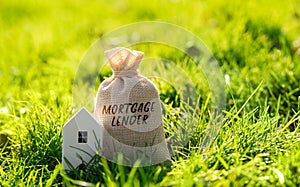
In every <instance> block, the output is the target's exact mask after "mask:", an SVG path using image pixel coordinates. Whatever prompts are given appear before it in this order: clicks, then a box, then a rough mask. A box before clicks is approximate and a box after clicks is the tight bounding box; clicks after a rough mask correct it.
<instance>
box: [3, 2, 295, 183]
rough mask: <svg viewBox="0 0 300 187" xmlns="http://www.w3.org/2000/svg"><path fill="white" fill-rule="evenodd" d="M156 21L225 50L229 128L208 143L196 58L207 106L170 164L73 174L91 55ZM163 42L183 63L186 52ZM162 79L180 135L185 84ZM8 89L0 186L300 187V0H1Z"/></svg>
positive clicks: (99, 162) (169, 120) (106, 166)
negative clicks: (70, 163)
mask: <svg viewBox="0 0 300 187" xmlns="http://www.w3.org/2000/svg"><path fill="white" fill-rule="evenodd" d="M150 20H156V21H164V22H169V23H172V24H176V25H179V26H181V27H183V28H186V29H188V30H190V31H191V32H193V33H194V34H196V35H197V36H198V37H199V38H201V39H202V40H203V42H204V43H205V44H206V45H207V46H208V48H209V49H210V50H211V51H212V53H213V55H214V57H215V58H216V59H217V61H218V63H219V66H220V68H221V71H222V73H223V75H224V79H225V77H226V80H227V85H226V97H227V98H226V109H225V110H224V111H223V114H224V117H223V118H224V120H223V125H222V127H221V129H220V132H219V134H218V135H217V137H216V138H215V141H214V142H213V143H212V144H211V145H210V146H209V147H207V148H206V149H205V150H204V151H203V149H202V147H201V146H200V144H199V142H201V141H202V139H201V138H202V136H201V135H202V134H203V129H204V127H206V126H207V124H208V123H209V122H208V121H209V120H208V116H209V108H210V105H211V97H210V93H209V91H208V87H207V85H206V84H202V82H201V81H200V79H198V77H200V74H197V72H196V73H195V71H194V69H193V67H187V68H186V70H187V73H188V74H189V75H190V77H191V79H192V80H193V82H194V84H195V85H196V89H197V92H198V93H199V95H200V99H199V100H200V103H199V105H200V110H199V113H197V115H195V117H194V120H192V122H189V121H186V123H193V125H195V132H194V134H193V136H192V137H191V138H190V140H189V142H188V143H187V145H185V146H184V147H182V149H180V150H179V151H177V152H176V154H175V155H174V160H173V161H172V163H171V164H170V165H155V166H148V167H125V166H122V165H117V164H112V163H108V162H107V161H106V160H104V159H102V158H99V157H95V159H94V164H93V165H92V166H91V167H88V168H83V169H78V170H74V171H71V172H68V173H66V172H65V171H63V170H62V168H61V152H62V149H61V143H62V137H61V135H62V126H63V125H64V124H65V123H66V122H67V121H68V120H69V119H70V117H71V116H73V115H74V113H75V112H76V111H75V110H73V108H72V86H73V80H74V77H75V73H76V71H77V67H78V65H79V63H80V61H81V59H82V57H83V56H84V54H85V52H86V51H87V50H88V49H89V47H90V45H91V44H92V43H93V42H94V41H96V40H97V39H98V38H99V37H101V36H102V35H103V34H105V33H108V32H110V31H112V30H114V29H116V28H118V27H121V26H123V25H126V24H130V23H134V22H138V21H150ZM140 47H141V48H142V47H143V46H140ZM157 51H158V52H157V54H158V55H160V56H161V57H163V58H165V59H172V60H173V61H174V63H176V64H179V65H180V64H183V63H182V54H180V53H174V52H172V51H171V52H170V51H169V49H168V48H167V47H165V46H158V47H157ZM102 77H103V76H102ZM100 78H101V76H100ZM100 81H101V80H100ZM158 84H159V83H158ZM159 88H160V93H161V99H162V101H163V102H165V103H167V104H168V108H166V110H167V113H168V114H169V115H166V116H165V119H164V121H165V123H164V127H165V131H166V135H167V136H169V135H171V133H172V125H174V124H175V125H182V126H185V125H186V124H179V123H178V121H180V120H178V118H180V116H181V115H180V114H176V113H175V114H174V112H173V111H174V108H175V105H176V103H177V102H178V100H177V99H176V98H177V95H176V93H177V92H176V91H174V90H173V89H172V87H170V85H160V86H159ZM0 90H1V92H0V186H61V185H66V186H68V185H78V186H94V185H95V186H245V185H249V186H300V129H299V121H300V1H299V0H287V1H277V0H275V1H274V0H272V1H271V0H266V1H258V0H255V1H249V2H245V1H221V0H216V1H181V0H165V1H159V0H152V1H145V2H144V1H138V0H126V1H112V0H107V1H104V0H99V1H96V0H92V1H80V0H75V1H70V0H63V1H35V0H26V1H25V0H4V1H0ZM177 104H178V103H177ZM172 112H173V113H172Z"/></svg>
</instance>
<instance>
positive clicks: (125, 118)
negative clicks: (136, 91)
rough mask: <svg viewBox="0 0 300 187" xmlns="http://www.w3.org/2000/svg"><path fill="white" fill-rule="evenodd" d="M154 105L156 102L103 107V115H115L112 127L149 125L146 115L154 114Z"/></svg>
mask: <svg viewBox="0 0 300 187" xmlns="http://www.w3.org/2000/svg"><path fill="white" fill-rule="evenodd" d="M154 104H155V102H142V103H122V104H113V105H103V108H102V115H114V116H113V118H112V126H124V125H133V124H138V125H140V124H147V119H148V118H149V115H148V114H145V113H149V112H154V111H155V108H154ZM119 114H121V115H119ZM122 114H123V115H122Z"/></svg>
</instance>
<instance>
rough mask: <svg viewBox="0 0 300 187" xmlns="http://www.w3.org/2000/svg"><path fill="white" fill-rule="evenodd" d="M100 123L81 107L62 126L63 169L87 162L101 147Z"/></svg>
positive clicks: (101, 131) (101, 130)
mask: <svg viewBox="0 0 300 187" xmlns="http://www.w3.org/2000/svg"><path fill="white" fill-rule="evenodd" d="M102 128H103V127H102V125H100V124H99V123H98V122H97V121H96V119H95V118H94V117H93V116H92V115H91V114H90V113H89V112H88V111H87V110H86V109H85V108H81V109H80V110H79V111H78V112H77V113H76V114H75V115H74V116H73V117H72V118H71V119H70V120H69V121H68V122H67V123H66V124H65V125H64V127H63V145H62V166H63V168H64V169H65V170H70V169H73V168H76V167H78V166H79V165H80V164H82V163H83V161H84V162H85V163H87V162H89V161H90V160H91V159H92V157H93V156H94V155H95V154H96V152H99V153H100V149H101V147H102V133H103V129H102Z"/></svg>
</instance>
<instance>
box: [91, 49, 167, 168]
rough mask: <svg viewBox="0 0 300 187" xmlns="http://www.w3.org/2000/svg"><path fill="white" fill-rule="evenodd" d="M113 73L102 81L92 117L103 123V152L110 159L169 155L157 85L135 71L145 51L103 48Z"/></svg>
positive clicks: (155, 158)
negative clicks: (106, 49) (119, 156)
mask: <svg viewBox="0 0 300 187" xmlns="http://www.w3.org/2000/svg"><path fill="white" fill-rule="evenodd" d="M105 54H106V56H107V58H108V60H109V65H110V67H111V68H112V70H113V75H112V76H111V77H110V78H108V79H106V80H105V81H104V82H102V83H101V85H100V87H99V89H98V93H97V97H96V105H95V117H96V119H97V120H98V121H99V122H100V123H101V124H102V125H103V126H104V128H105V130H104V133H103V145H102V155H103V156H105V157H106V158H107V159H109V160H112V159H114V158H115V155H116V154H119V153H121V154H123V155H124V156H125V157H126V159H127V160H131V161H133V160H135V159H138V158H141V157H143V158H145V159H146V160H148V161H149V164H152V163H154V164H155V163H158V162H162V161H165V160H167V159H169V157H170V155H169V152H168V149H167V145H166V142H165V136H164V129H163V124H162V111H161V104H160V99H159V94H158V91H157V88H156V86H155V85H154V84H153V83H152V82H151V81H149V80H148V79H147V78H146V77H144V76H142V75H140V74H139V72H138V66H139V64H140V62H141V60H142V58H143V55H144V53H143V52H139V51H131V50H129V49H127V48H122V47H118V48H114V49H111V50H108V51H105Z"/></svg>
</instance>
